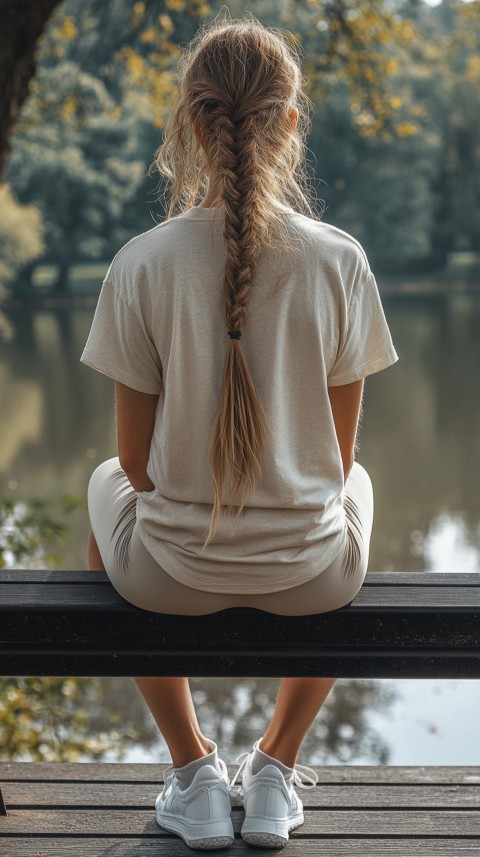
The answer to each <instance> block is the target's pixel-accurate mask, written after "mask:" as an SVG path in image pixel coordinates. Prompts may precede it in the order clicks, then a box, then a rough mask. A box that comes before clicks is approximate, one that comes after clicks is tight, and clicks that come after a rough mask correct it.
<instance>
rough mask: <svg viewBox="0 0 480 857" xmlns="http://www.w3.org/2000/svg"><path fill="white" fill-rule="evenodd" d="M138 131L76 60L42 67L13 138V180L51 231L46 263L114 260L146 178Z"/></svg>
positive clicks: (67, 264) (103, 88)
mask: <svg viewBox="0 0 480 857" xmlns="http://www.w3.org/2000/svg"><path fill="white" fill-rule="evenodd" d="M133 131H134V128H133V127H132V123H131V122H130V121H129V119H128V117H127V118H124V117H122V115H121V111H120V110H119V109H118V108H117V106H116V104H115V102H114V100H113V99H112V98H111V96H110V95H109V94H108V92H107V90H106V88H105V85H104V84H103V83H102V81H101V80H99V79H98V78H96V77H93V76H92V75H91V74H89V73H88V72H83V71H81V70H80V68H79V67H78V66H77V65H76V64H75V63H73V62H71V61H63V62H60V63H59V64H58V65H56V66H54V67H50V68H42V69H41V70H40V71H39V74H38V76H37V78H36V80H35V83H34V86H33V88H32V95H31V97H30V98H29V100H28V101H27V104H26V106H25V110H24V112H23V115H22V119H21V121H20V123H19V125H18V128H17V133H16V137H15V139H14V149H13V155H12V158H11V160H10V164H9V168H8V177H9V180H10V182H11V184H12V186H13V187H14V189H15V191H16V193H17V195H18V196H19V198H20V199H21V200H22V201H27V200H28V201H30V202H34V203H35V204H36V205H37V206H38V207H39V208H40V209H41V210H42V213H43V218H44V222H45V225H46V234H45V245H46V253H45V259H46V260H47V261H51V262H55V263H57V264H58V265H60V266H62V267H64V268H69V267H70V266H71V265H72V264H73V263H74V262H75V261H77V260H86V259H101V258H105V257H106V256H108V255H109V254H110V253H112V252H113V249H114V248H115V249H116V248H117V247H118V246H119V245H120V244H121V243H123V242H124V241H125V240H126V239H127V237H129V236H128V233H126V231H125V229H124V227H123V225H122V221H123V219H124V214H125V210H126V209H127V207H128V205H129V204H130V202H131V200H132V198H133V197H134V195H135V192H136V188H137V185H138V183H139V182H140V180H141V178H142V175H143V173H144V164H143V163H142V162H141V161H139V160H138V159H136V158H135V157H134V154H133V153H132V149H131V137H132V135H133Z"/></svg>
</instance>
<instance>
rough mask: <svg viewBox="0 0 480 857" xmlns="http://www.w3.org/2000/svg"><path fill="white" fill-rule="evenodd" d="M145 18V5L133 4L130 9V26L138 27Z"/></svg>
mask: <svg viewBox="0 0 480 857" xmlns="http://www.w3.org/2000/svg"><path fill="white" fill-rule="evenodd" d="M144 17H145V3H134V4H133V9H132V26H133V27H135V28H136V27H139V26H140V25H141V23H142V21H143V19H144Z"/></svg>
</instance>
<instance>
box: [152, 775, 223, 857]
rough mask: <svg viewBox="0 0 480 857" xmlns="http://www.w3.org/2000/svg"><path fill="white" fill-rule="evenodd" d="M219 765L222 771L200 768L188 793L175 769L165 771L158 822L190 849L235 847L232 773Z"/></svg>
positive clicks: (156, 805) (157, 801)
mask: <svg viewBox="0 0 480 857" xmlns="http://www.w3.org/2000/svg"><path fill="white" fill-rule="evenodd" d="M218 764H219V767H220V771H218V770H217V768H215V767H214V766H213V765H203V766H202V767H201V768H199V769H198V771H197V772H196V774H195V776H194V778H193V780H192V782H191V784H190V785H189V786H188V788H186V789H184V790H182V789H181V788H180V785H179V782H178V779H177V776H176V774H175V772H174V770H173V768H171V767H170V768H167V769H166V771H165V786H164V788H163V791H162V792H161V793H160V794H159V795H158V797H157V800H156V801H155V809H156V813H157V822H158V824H159V825H160V826H161V827H163V828H165V830H168V831H170V833H176V834H177V836H181V837H182V839H183V840H184V842H185V843H186V844H187V845H188V846H189V847H190V848H205V849H208V848H226V847H228V846H229V845H232V843H233V840H234V832H233V825H232V819H231V817H230V810H231V804H230V795H229V787H228V772H227V768H226V765H225V763H224V762H223V761H222V760H221V759H219V760H218Z"/></svg>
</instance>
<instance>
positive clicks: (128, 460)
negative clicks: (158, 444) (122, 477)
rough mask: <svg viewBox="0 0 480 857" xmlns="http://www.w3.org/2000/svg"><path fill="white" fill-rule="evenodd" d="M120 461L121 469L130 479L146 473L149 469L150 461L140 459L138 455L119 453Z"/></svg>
mask: <svg viewBox="0 0 480 857" xmlns="http://www.w3.org/2000/svg"><path fill="white" fill-rule="evenodd" d="M118 459H119V461H120V467H121V468H122V470H123V471H124V473H125V474H126V475H127V476H128V477H129V478H130V477H131V476H136V475H137V474H138V473H139V472H140V473H141V472H143V473H144V472H145V471H146V469H147V464H148V460H144V459H143V458H139V456H138V455H135V454H132V453H125V452H124V453H119V456H118Z"/></svg>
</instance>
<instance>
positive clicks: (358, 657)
mask: <svg viewBox="0 0 480 857" xmlns="http://www.w3.org/2000/svg"><path fill="white" fill-rule="evenodd" d="M0 675H77V676H80V675H83V676H95V675H105V676H132V675H164V676H168V675H189V676H272V677H274V676H282V675H290V676H329V675H335V676H338V677H345V678H445V679H446V678H480V575H475V574H470V575H468V574H441V575H440V574H423V573H421V574H417V573H408V574H407V573H404V574H378V573H373V574H369V575H367V579H366V582H365V584H364V586H363V588H362V590H361V591H360V593H359V595H358V596H357V597H356V598H355V600H354V601H353V602H352V604H350V605H349V606H347V607H344V608H343V609H341V610H338V611H335V612H333V613H326V614H323V615H322V614H320V615H312V616H302V617H279V616H275V615H272V614H269V613H263V612H259V611H256V610H247V609H236V610H228V611H224V612H222V613H217V614H214V615H213V616H206V617H182V616H167V615H162V614H154V613H147V612H144V611H141V610H138V609H137V608H135V607H133V606H131V605H130V604H128V603H127V602H125V601H124V600H123V599H122V598H120V597H119V596H118V595H117V593H116V592H115V591H114V590H113V588H112V586H111V585H110V583H109V581H108V578H107V576H106V575H105V574H103V573H99V572H95V573H92V572H60V571H48V572H42V571H2V572H0ZM459 728H460V725H459ZM38 767H39V768H41V770H42V776H41V779H42V781H43V780H44V779H45V777H46V773H45V770H46V769H47V768H48V766H38ZM93 767H95V768H96V767H98V766H89V765H87V766H84V765H82V766H77V768H80V769H81V771H82V774H81V777H79V778H80V779H85V777H86V776H87V774H86V771H87V769H88V768H90V769H92V768H93ZM100 767H102V766H100ZM110 767H111V768H113V766H110ZM122 767H123V766H118V768H119V769H120V770H121V768H122ZM145 767H147V768H148V767H151V768H153V767H155V766H131V767H130V768H129V770H130V771H136V772H137V773H136V774H135V775H134V774H133V773H131V774H130V777H131V778H132V779H135V777H137V779H138V777H139V778H140V780H141V781H142V782H143V780H142V775H141V774H140V768H145ZM157 767H158V766H157ZM60 768H63V770H64V771H66V770H67V769H68V777H69V778H73V773H72V772H73V770H74V766H59V767H58V766H57V769H58V770H60ZM107 768H108V766H107ZM22 769H23V770H27V769H28V771H29V772H30V771H32V770H35V769H36V766H30V765H27V766H23V768H22V766H21V765H20V766H19V765H3V766H2V773H3V781H4V783H6V784H7V783H8V782H11V783H14V782H15V783H17V782H24V781H31V780H32V777H34V774H32V773H29V774H28V775H25V776H24V775H22V776H20V774H19V773H18V771H19V770H22ZM103 769H104V770H105V769H106V768H105V766H103ZM336 770H337V769H336V768H332V769H329V773H328V776H327V781H328V782H329V783H330V784H331V786H332V788H334V782H335V780H336V773H335V772H336ZM351 770H352V778H353V781H354V782H355V777H357V776H358V774H357V773H355V772H356V771H358V770H360V769H357V768H352V769H351ZM362 770H363V769H362ZM378 770H379V769H378ZM398 770H400V769H398ZM402 770H403V771H404V773H403V774H402V775H398V772H397V780H398V776H400V779H399V783H398V784H399V786H400V785H402V784H403V785H405V784H409V787H410V811H411V812H413V813H414V812H415V811H417V810H418V807H417V804H416V803H415V801H420V804H421V805H423V804H422V800H423V798H422V799H421V796H420V784H421V782H423V783H424V784H425V783H430V782H432V781H433V779H432V778H434V774H431V773H429V771H430V770H431V771H433V770H435V769H423V768H422V769H419V779H418V782H417V781H416V780H415V775H414V769H402ZM445 770H446V771H447V773H444V774H443V775H442V776H440V780H441V781H442V783H443V786H444V791H443V797H442V798H441V799H440V797H439V796H438V795H439V792H438V793H437V797H436V798H435V799H434V798H433V797H432V796H431V800H433V804H430V812H433V811H436V810H438V812H439V813H440V810H442V808H443V810H444V815H443V816H442V821H441V823H440V820H439V819H437V821H438V825H439V826H437V828H436V831H437V833H438V834H439V836H440V839H441V840H442V843H443V845H441V846H440V844H438V847H437V846H435V848H437V850H435V848H433V843H434V841H435V842H437V839H438V836H436V835H435V833H434V830H435V828H434V827H432V829H431V830H430V832H428V830H427V833H426V834H425V837H424V839H422V841H424V843H428V842H429V843H430V846H432V847H431V848H430V850H428V848H427V850H425V849H424V850H418V852H417V851H412V848H411V847H410V846H409V845H408V842H407V841H405V842H404V847H405V848H406V851H405V853H407V852H408V853H414V854H417V853H418V854H422V855H423V854H432V855H436V854H437V853H438V854H450V855H451V854H453V853H455V855H463V854H479V853H480V821H479V813H478V811H477V810H472V807H475V806H476V807H478V806H479V805H480V769H478V768H472V769H470V768H465V769H454V770H453V769H451V770H452V773H451V776H450V775H449V774H448V770H449V769H445ZM385 771H388V769H383V773H382V774H381V776H380V774H377V784H378V782H380V784H381V783H382V782H383V791H382V792H381V795H382V797H381V798H380V805H382V802H383V803H384V804H385V806H387V804H388V805H389V806H390V804H389V800H388V797H387V794H386V793H385V788H386V786H385V782H386V781H388V782H390V786H391V787H392V789H393V784H392V782H391V780H388V777H387V774H386V773H385ZM105 776H106V774H105ZM120 776H121V774H118V775H117V779H118V777H120ZM339 776H340V777H341V778H342V777H343V779H344V780H345V781H346V778H347V777H348V772H346V771H345V769H341V770H340V769H339ZM362 776H363V777H364V781H365V782H367V783H369V784H370V786H371V785H372V783H373V782H374V780H375V772H374V769H370V773H367V774H365V773H363V774H362ZM62 777H67V774H62V776H61V777H60V779H61V778H62ZM98 777H99V775H98V773H97V774H92V779H93V780H94V781H97V780H98ZM143 777H145V774H143ZM378 777H380V780H379V781H378ZM442 777H443V779H442ZM382 778H383V779H382ZM422 778H423V779H422ZM452 778H453V779H452ZM113 779H114V780H115V776H113ZM127 779H128V778H127ZM324 779H325V777H324ZM322 782H323V781H322ZM413 782H417V785H418V789H417V790H415V788H413V789H412V788H411V784H412V783H413ZM157 784H158V781H157ZM19 788H21V787H19ZM459 788H460V789H463V792H462V794H463V793H464V792H465V795H467V793H468V795H469V797H468V798H467V797H466V796H465V798H462V799H461V800H460V807H458V804H457V805H456V806H455V812H452V814H451V815H452V817H451V818H450V821H449V819H448V817H447V816H448V812H447V810H448V806H449V804H448V800H447V797H448V794H449V793H450V794H453V792H454V791H455V790H458V789H459ZM37 789H38V786H37ZM445 789H446V790H445ZM465 789H466V791H465ZM473 789H475V791H473ZM367 791H368V790H367V789H365V790H364V795H367ZM404 791H405V790H404ZM27 792H28V789H27ZM14 793H15V794H16V792H15V789H14ZM28 793H29V794H30V792H28ZM387 793H388V788H387ZM52 794H53V792H52ZM320 794H321V790H319V791H318V795H320ZM344 794H346V792H344ZM379 794H380V792H379ZM390 794H391V795H393V791H390ZM432 795H433V793H432ZM457 796H458V795H457ZM358 799H359V798H358ZM55 800H56V799H55V798H54V797H51V801H53V803H55ZM318 800H320V803H319V804H318ZM318 800H317V804H316V810H315V811H316V812H317V813H318V812H320V815H319V816H318V821H322V822H326V821H328V819H327V816H326V815H325V812H324V810H325V806H324V805H323V803H322V800H327V805H329V804H328V801H329V800H330V804H331V803H332V801H333V805H336V804H335V802H337V803H338V802H339V801H340V798H339V797H338V796H337V797H336V798H334V797H331V798H326V797H325V796H323V797H319V798H318ZM355 800H357V798H355V799H354V801H353V803H354V804H355ZM402 800H403V801H404V802H405V801H406V791H405V794H403V798H402ZM0 801H1V804H0V812H3V814H5V813H6V809H5V804H4V802H3V801H2V800H1V798H0ZM124 801H125V798H124ZM67 803H68V801H67ZM427 803H428V802H427ZM27 804H28V801H27ZM367 804H368V801H367ZM420 804H419V805H420ZM72 805H73V804H72ZM406 807H407V803H405V806H404V808H406ZM432 807H433V808H432ZM380 808H381V806H380ZM384 808H385V807H384ZM364 809H365V807H364ZM377 810H378V807H377ZM457 810H458V811H457ZM445 813H446V814H445ZM417 814H418V812H417ZM11 815H12V817H13V816H14V815H15V813H14V812H12V813H11ZM367 815H368V812H367ZM453 816H455V819H456V821H455V820H454V819H453ZM412 817H413V816H412ZM312 818H313V816H312ZM328 818H330V816H329V817H328ZM332 818H333V817H332ZM343 818H345V816H343ZM399 818H400V816H397V821H399ZM377 820H378V819H377ZM14 822H15V819H14V818H13V822H12V823H14ZM5 823H6V822H1V823H0V835H2V829H1V828H2V824H5ZM339 823H340V821H339V820H338V819H337V821H334V820H331V819H330V821H328V824H327V827H326V828H325V829H324V830H325V831H326V832H324V833H322V832H320V834H318V836H319V838H320V839H321V840H322V841H321V842H320V841H319V842H317V845H315V848H318V851H316V850H310V846H308V847H307V842H306V841H304V839H305V837H306V836H307V838H308V837H309V838H308V842H309V843H310V844H311V842H312V841H313V840H312V837H311V836H310V834H308V830H307V828H305V826H304V827H303V828H301V829H300V831H299V832H298V834H296V835H295V836H296V838H292V842H294V839H295V841H297V842H300V843H303V844H302V853H303V854H306V853H308V854H312V855H313V854H317V853H320V851H322V852H323V853H324V854H332V855H333V854H334V853H335V854H336V853H338V854H340V853H341V854H349V853H355V854H359V855H363V854H366V855H367V854H368V855H373V854H381V853H382V854H385V855H386V854H388V855H390V854H391V855H393V854H397V853H398V854H400V855H401V854H402V852H401V850H398V851H397V850H395V848H394V847H393V845H392V843H390V846H388V847H387V845H385V850H384V851H382V850H381V849H380V850H378V848H379V847H380V846H379V843H380V842H381V841H382V842H383V841H385V842H387V839H388V837H389V836H390V837H392V836H397V834H398V837H400V839H402V837H405V838H406V839H408V838H409V837H410V839H412V836H413V833H412V830H413V828H411V829H410V832H409V822H408V821H407V820H406V819H404V820H403V821H402V823H401V824H400V827H398V825H397V828H398V829H397V828H395V826H394V828H392V827H391V826H389V824H390V822H387V820H386V817H385V818H384V820H383V822H382V824H383V825H384V826H385V825H386V827H385V831H384V833H385V834H386V836H387V838H386V839H385V836H383V837H382V836H381V835H380V832H378V831H377V833H376V834H375V835H374V836H373V838H372V839H371V840H370V839H368V837H367V834H366V832H365V831H364V832H363V833H362V829H363V828H362V829H361V830H360V833H359V839H358V840H357V839H355V842H357V846H355V847H356V848H357V850H355V847H354V843H353V839H352V843H351V845H352V850H351V851H350V850H349V847H350V846H348V845H347V844H344V845H342V846H341V847H342V848H343V850H338V851H334V850H332V848H333V846H332V847H330V850H325V849H326V844H327V840H326V838H325V837H327V834H328V836H330V834H331V837H333V838H332V839H331V842H333V840H334V839H335V836H336V834H335V833H334V832H332V830H333V829H334V828H335V825H338V824H339ZM449 825H450V826H449ZM74 827H75V825H74ZM307 827H308V825H307ZM312 827H313V823H312ZM427 828H428V825H427ZM422 829H423V828H422ZM394 830H396V831H397V832H396V833H395V834H394V833H393V831H394ZM328 831H330V833H328ZM402 831H403V833H402ZM156 833H157V834H158V831H156ZM5 835H10V834H7V831H6V829H5ZM11 835H12V836H13V839H12V840H11V841H12V842H13V841H14V840H15V841H16V839H15V836H16V837H17V838H18V835H19V834H18V832H17V833H16V834H15V832H14V833H12V834H11ZM25 835H28V836H34V832H33V830H32V831H26V832H25ZM72 835H74V833H72ZM105 835H106V834H105ZM125 835H126V836H128V835H132V833H131V832H130V834H128V833H127V832H125ZM312 835H313V834H312ZM351 835H352V836H353V833H352V834H351ZM349 836H350V834H349V835H346V837H344V839H345V843H347V842H348V841H350V839H349ZM302 837H303V839H302ZM350 838H351V837H350ZM417 838H418V837H417ZM337 839H338V836H337ZM367 839H368V842H367ZM400 839H399V840H398V841H400ZM440 839H438V842H440ZM360 840H361V841H363V842H364V846H362V847H364V849H365V850H361V847H360V845H358V843H359V842H360ZM374 840H375V842H376V845H375V842H374ZM32 841H33V840H32ZM35 841H37V840H35ZM52 841H53V840H52ZM329 841H330V840H329ZM342 841H343V840H342ZM392 841H393V840H392ZM415 841H417V840H415ZM418 841H420V840H418ZM38 842H40V839H38ZM331 842H330V845H331ZM412 842H413V839H412ZM448 843H449V844H448ZM44 844H45V843H44ZM144 844H145V843H144ZM337 844H338V843H337ZM397 844H398V842H397ZM57 845H58V843H57ZM117 845H118V850H117V848H115V849H114V853H115V854H117V853H118V854H120V853H121V854H124V853H125V854H131V853H132V854H133V851H129V850H128V849H126V850H125V851H123V850H121V849H120V845H119V843H118V842H117ZM240 845H241V843H237V842H236V844H235V846H234V847H235V848H237V847H240ZM320 846H321V847H320ZM12 847H13V846H12ZM55 847H57V846H55ZM62 847H64V846H60V845H59V846H58V848H59V850H58V852H57V851H55V850H54V846H53V845H52V847H51V849H50V850H49V851H41V849H40V851H41V853H42V854H43V853H45V854H47V853H48V854H52V855H53V854H57V853H58V854H63V853H64V852H63V851H62ZM99 847H100V846H99ZM152 847H153V846H152ZM287 847H288V848H289V849H290V851H289V853H291V854H294V853H298V854H300V851H298V852H294V851H293V850H292V848H294V845H290V844H289V846H287ZM339 847H340V846H339ZM382 847H383V846H382ZM399 847H400V846H399ZM39 848H40V846H39ZM112 848H113V845H112ZM168 848H169V850H168V852H167V851H165V852H163V851H162V852H159V853H162V854H163V853H165V854H167V853H168V854H169V855H173V854H175V855H177V854H178V855H180V854H184V853H185V854H187V853H191V852H190V851H189V850H188V849H185V850H182V848H183V844H182V843H181V842H180V843H179V842H178V841H176V840H175V841H173V840H172V839H170V840H169V846H168ZM312 848H313V846H312ZM449 848H450V849H451V850H450V851H449V850H448V849H449ZM432 849H433V850H432ZM442 849H444V850H442ZM472 849H473V850H472ZM147 851H148V854H150V853H153V852H151V851H150V850H148V849H147V848H146V847H145V852H144V853H145V854H147ZM14 853H15V855H16V854H17V853H18V854H20V851H15V852H14V851H12V855H13V854H14ZM35 853H36V852H35ZM75 853H80V852H77V851H76V852H75ZM85 853H89V854H93V853H95V854H97V853H98V854H103V853H105V854H107V853H110V851H108V849H107V850H105V851H101V850H98V849H97V850H95V852H93V851H92V850H88V851H87V850H86V851H85ZM138 853H140V851H139V852H138ZM141 853H142V854H143V851H141ZM156 853H157V852H156ZM238 853H240V852H238ZM22 854H23V852H22ZM135 854H136V855H137V850H135ZM9 857H10V852H9Z"/></svg>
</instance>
